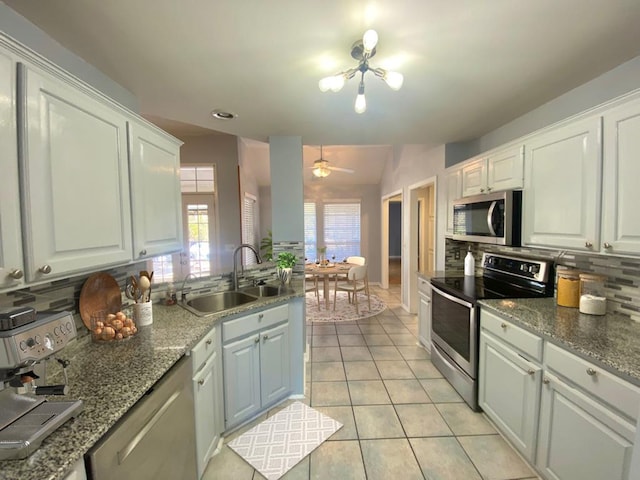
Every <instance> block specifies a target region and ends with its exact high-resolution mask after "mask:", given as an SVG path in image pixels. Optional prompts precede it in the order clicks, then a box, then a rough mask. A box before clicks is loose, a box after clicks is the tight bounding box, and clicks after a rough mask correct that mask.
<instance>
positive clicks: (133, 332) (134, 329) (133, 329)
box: [131, 325, 138, 335]
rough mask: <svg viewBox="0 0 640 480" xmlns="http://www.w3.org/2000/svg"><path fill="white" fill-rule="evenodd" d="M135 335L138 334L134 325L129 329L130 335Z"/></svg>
mask: <svg viewBox="0 0 640 480" xmlns="http://www.w3.org/2000/svg"><path fill="white" fill-rule="evenodd" d="M136 333H138V327H136V326H135V325H134V326H133V327H131V335H135V334H136Z"/></svg>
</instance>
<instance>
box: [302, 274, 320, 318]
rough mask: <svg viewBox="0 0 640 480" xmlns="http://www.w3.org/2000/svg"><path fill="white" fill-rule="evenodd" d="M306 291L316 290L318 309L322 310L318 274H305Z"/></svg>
mask: <svg viewBox="0 0 640 480" xmlns="http://www.w3.org/2000/svg"><path fill="white" fill-rule="evenodd" d="M304 292H305V293H307V292H315V294H316V300H317V301H318V310H320V292H319V291H318V277H317V276H316V275H305V276H304Z"/></svg>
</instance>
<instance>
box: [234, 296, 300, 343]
mask: <svg viewBox="0 0 640 480" xmlns="http://www.w3.org/2000/svg"><path fill="white" fill-rule="evenodd" d="M287 318H289V306H288V305H280V306H278V307H274V308H270V309H268V310H262V311H260V312H256V313H251V314H249V315H245V316H244V317H240V318H236V319H235V320H228V321H226V322H224V323H223V324H222V341H223V342H225V343H226V342H228V341H229V340H233V339H234V338H238V337H242V336H244V335H247V334H249V333H251V332H255V331H256V330H262V329H263V328H267V327H271V326H272V325H275V324H277V323H280V322H282V321H284V320H286V319H287Z"/></svg>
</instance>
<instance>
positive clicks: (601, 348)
mask: <svg viewBox="0 0 640 480" xmlns="http://www.w3.org/2000/svg"><path fill="white" fill-rule="evenodd" d="M479 303H480V308H481V309H486V310H488V311H492V312H494V313H497V314H499V315H502V316H504V317H505V318H508V319H509V320H511V321H513V322H514V323H515V324H517V325H519V326H521V327H523V328H525V329H528V330H530V331H532V332H534V333H537V334H539V335H541V336H542V337H543V338H545V339H546V340H549V341H550V342H551V343H555V344H557V345H559V346H561V347H564V348H565V349H567V350H569V351H571V352H573V353H575V354H576V355H578V356H581V357H582V358H585V359H586V360H589V361H591V362H594V363H596V364H599V365H600V366H602V367H603V368H604V369H605V370H608V371H610V372H611V373H613V374H615V375H617V376H619V377H621V378H623V379H625V380H628V381H630V382H631V383H633V384H635V385H639V386H640V323H638V322H635V321H633V320H631V319H630V318H628V317H625V316H624V315H620V314H616V313H608V314H606V315H603V316H596V315H586V314H583V313H580V311H579V310H578V309H577V308H568V307H559V306H557V305H556V300H555V298H531V299H510V300H481V301H480V302H479Z"/></svg>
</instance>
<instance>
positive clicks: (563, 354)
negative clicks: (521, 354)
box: [545, 343, 640, 420]
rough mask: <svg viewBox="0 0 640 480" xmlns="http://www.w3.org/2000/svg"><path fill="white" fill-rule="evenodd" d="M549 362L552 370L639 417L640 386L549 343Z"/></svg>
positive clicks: (624, 411) (546, 355)
mask: <svg viewBox="0 0 640 480" xmlns="http://www.w3.org/2000/svg"><path fill="white" fill-rule="evenodd" d="M545 363H546V365H547V367H548V368H549V369H551V370H553V371H555V372H557V373H559V374H560V375H562V376H563V377H565V378H566V379H568V380H570V381H571V382H573V383H574V384H576V385H577V386H578V387H580V388H582V389H583V390H585V391H586V392H587V393H589V394H590V395H592V396H594V397H596V398H597V399H599V400H601V401H602V402H605V403H607V404H609V405H611V406H612V407H614V408H616V409H618V410H619V411H620V412H622V413H623V414H625V415H626V416H627V417H629V418H630V419H633V420H635V419H636V418H637V417H638V412H639V411H640V388H638V387H636V386H635V385H632V384H631V383H629V382H626V381H625V380H622V379H621V378H618V377H616V376H615V375H614V374H612V373H610V372H607V371H606V370H604V369H603V368H601V367H598V366H596V365H594V364H593V363H591V362H589V361H587V360H584V359H582V358H580V357H578V356H576V355H574V354H572V353H569V352H567V351H566V350H563V349H562V348H560V347H558V346H556V345H553V344H550V343H548V344H547V348H546V353H545Z"/></svg>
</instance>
